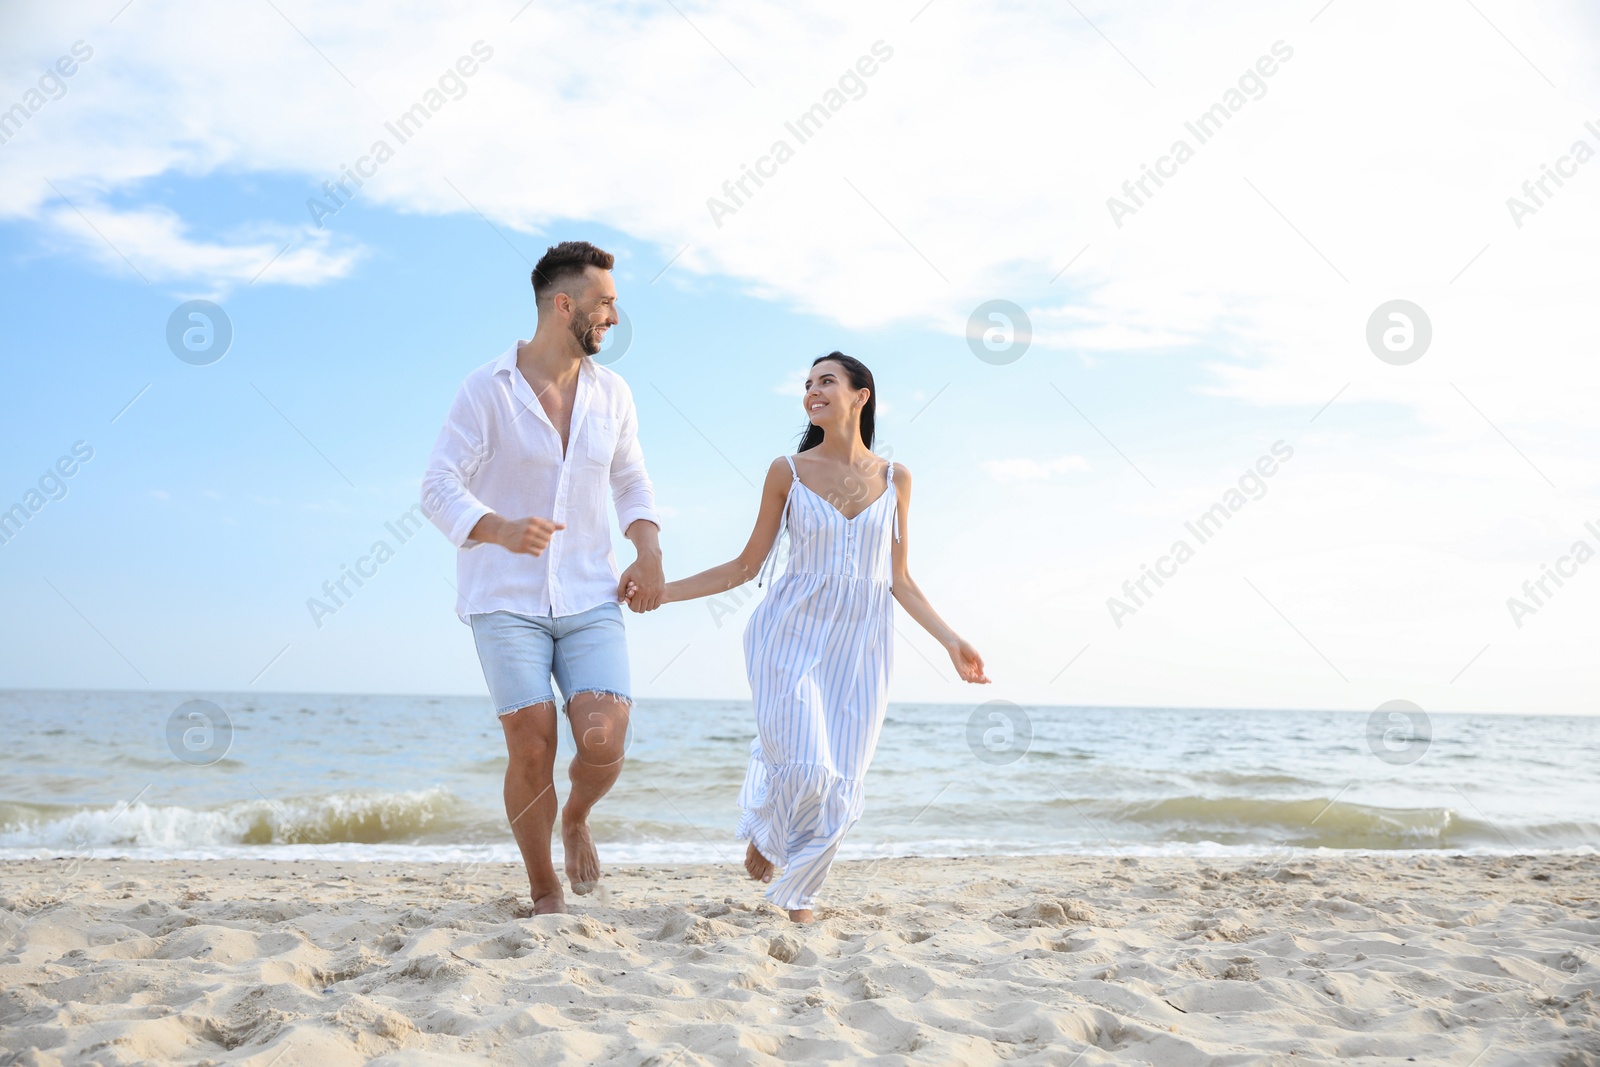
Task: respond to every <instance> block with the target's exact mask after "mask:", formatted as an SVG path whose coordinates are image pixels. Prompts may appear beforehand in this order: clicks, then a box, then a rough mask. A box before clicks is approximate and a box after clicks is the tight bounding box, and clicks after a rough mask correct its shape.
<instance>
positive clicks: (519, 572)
mask: <svg viewBox="0 0 1600 1067" xmlns="http://www.w3.org/2000/svg"><path fill="white" fill-rule="evenodd" d="M525 343H526V342H522V341H519V342H518V343H517V344H514V345H512V346H511V348H510V349H509V350H507V351H506V352H505V353H504V354H503V355H502V356H500V358H499V359H496V360H494V361H493V362H491V363H486V364H484V365H483V366H481V367H479V368H478V369H477V370H475V371H473V372H472V373H471V374H469V375H468V376H467V379H466V381H464V382H462V383H461V388H460V389H459V390H458V391H457V392H456V398H455V402H454V403H452V404H451V405H450V414H449V416H448V417H447V418H446V419H445V423H444V428H443V429H441V430H440V431H439V438H438V440H437V441H435V442H434V446H433V454H432V456H431V457H429V459H428V470H427V473H425V474H424V475H423V478H422V511H423V514H425V515H427V516H428V518H429V520H431V521H432V522H433V524H434V525H435V526H437V527H438V528H439V529H440V530H441V531H443V532H444V535H445V536H446V537H448V538H449V539H450V541H451V543H452V544H454V545H455V546H456V547H457V548H458V549H460V551H459V552H458V553H457V554H456V577H457V584H456V591H457V596H456V615H457V617H458V618H460V619H461V621H462V622H466V621H467V618H468V616H470V615H476V614H481V613H484V612H490V611H514V612H517V613H518V614H521V615H542V616H549V615H556V616H561V615H575V614H577V613H578V612H580V611H587V610H588V609H590V608H592V607H595V606H597V605H599V604H603V603H605V602H607V601H612V602H615V601H616V599H617V581H618V572H617V564H616V559H615V557H614V556H613V554H612V551H611V523H610V519H609V516H608V515H607V514H606V488H607V485H608V484H609V486H610V490H611V493H610V495H611V497H612V499H613V500H614V501H615V504H616V509H617V522H618V525H619V526H620V527H621V529H622V530H623V531H624V532H626V531H627V529H628V526H629V525H630V524H631V523H633V522H635V521H636V520H639V519H645V520H648V521H649V522H653V523H655V524H656V525H657V526H659V525H660V524H661V522H660V519H659V518H658V517H657V516H656V510H655V490H654V488H653V487H652V486H651V484H650V476H649V475H648V474H647V473H645V467H644V453H643V452H642V451H641V450H640V448H639V438H638V414H637V412H636V411H635V409H634V406H633V393H632V391H631V390H629V388H628V383H627V382H625V381H623V380H622V377H621V376H620V375H618V374H617V373H616V372H614V371H611V370H609V369H607V368H605V367H602V366H599V365H598V364H596V363H595V362H594V360H593V359H592V358H586V359H584V360H583V362H582V364H581V365H580V367H579V371H578V388H577V395H576V397H575V398H574V400H573V406H572V425H571V427H570V428H569V430H568V434H567V440H568V445H567V450H566V455H564V456H563V455H562V451H561V435H560V434H559V433H557V432H556V428H555V426H554V425H553V424H552V423H551V422H550V417H549V416H548V415H546V414H545V410H544V407H543V405H541V404H540V403H539V398H538V397H537V396H535V395H534V392H533V388H532V387H531V386H529V385H528V381H527V379H526V378H524V377H523V376H522V372H521V371H519V370H518V369H517V348H518V347H519V346H520V345H522V344H525ZM490 512H494V513H495V514H497V515H499V516H501V517H502V518H506V519H525V518H530V517H536V518H545V519H551V520H553V521H554V522H558V523H563V524H565V526H566V529H564V530H557V531H556V532H555V534H554V535H553V536H552V537H551V539H550V547H549V548H547V549H546V550H545V551H544V552H543V553H542V554H541V555H538V556H530V555H527V554H524V553H519V552H509V551H507V550H506V549H504V548H501V547H500V546H499V545H492V544H484V543H482V542H479V541H474V540H472V539H471V538H470V537H469V536H468V535H469V534H471V532H472V528H473V527H474V526H476V525H477V523H478V520H479V519H481V518H483V517H484V516H485V515H487V514H489V513H490Z"/></svg>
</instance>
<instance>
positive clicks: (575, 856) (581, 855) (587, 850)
mask: <svg viewBox="0 0 1600 1067" xmlns="http://www.w3.org/2000/svg"><path fill="white" fill-rule="evenodd" d="M561 848H562V851H564V852H565V853H566V868H567V881H569V882H571V883H572V891H573V892H574V893H576V894H578V895H579V896H580V897H581V896H585V895H587V894H589V893H592V892H594V890H595V887H596V886H598V885H599V884H600V854H599V853H598V852H596V851H595V848H594V838H593V837H590V836H589V824H588V823H587V822H580V823H569V822H567V821H566V820H565V819H562V820H561Z"/></svg>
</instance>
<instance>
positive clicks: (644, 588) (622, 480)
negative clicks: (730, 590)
mask: <svg viewBox="0 0 1600 1067" xmlns="http://www.w3.org/2000/svg"><path fill="white" fill-rule="evenodd" d="M624 388H626V386H624ZM626 399H627V409H626V410H625V411H624V412H623V416H622V426H621V428H620V429H619V430H618V433H617V447H616V451H615V452H613V453H612V456H611V499H612V501H613V502H614V503H615V505H616V508H617V523H618V525H620V526H621V527H622V535H623V536H624V537H626V538H627V539H628V540H629V541H632V542H633V551H634V555H635V559H634V561H633V563H631V564H630V565H629V566H628V569H627V570H625V571H623V572H622V577H621V578H619V579H618V581H617V599H618V600H627V601H628V606H629V607H631V608H633V610H634V611H654V610H655V609H656V608H658V607H660V606H661V594H662V592H663V590H664V589H665V588H666V584H667V579H666V576H665V575H664V574H663V573H662V570H661V540H660V533H661V519H660V517H659V516H657V515H656V492H655V487H654V486H653V485H651V484H650V475H649V473H648V472H646V471H645V468H644V450H643V449H641V448H640V447H639V421H638V415H637V413H636V412H635V410H634V407H633V396H632V394H631V393H630V394H628V395H627V398H626ZM630 582H632V583H633V585H634V586H635V587H636V588H635V590H634V594H633V596H632V597H631V598H630V597H629V596H628V583H630Z"/></svg>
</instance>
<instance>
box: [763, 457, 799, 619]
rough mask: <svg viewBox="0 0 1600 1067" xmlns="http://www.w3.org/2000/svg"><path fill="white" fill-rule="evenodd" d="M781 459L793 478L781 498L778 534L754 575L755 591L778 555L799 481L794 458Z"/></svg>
mask: <svg viewBox="0 0 1600 1067" xmlns="http://www.w3.org/2000/svg"><path fill="white" fill-rule="evenodd" d="M783 458H784V459H785V460H787V461H788V463H789V473H790V474H791V475H793V476H794V477H793V479H792V480H791V481H790V482H789V492H788V493H787V494H786V495H785V496H784V498H783V513H782V514H781V515H779V516H778V532H777V534H775V535H774V536H773V538H772V547H771V548H769V549H767V558H766V559H764V560H762V561H761V570H760V572H759V573H757V575H756V588H757V589H760V588H761V587H762V586H763V585H764V584H765V583H766V579H767V568H768V567H770V566H771V565H772V561H773V559H774V558H776V556H777V555H778V542H779V541H781V540H782V539H783V531H784V530H785V529H786V528H787V527H788V525H789V501H790V500H792V499H794V483H795V482H798V481H799V480H800V472H799V471H797V470H795V467H794V457H793V456H787V455H786V456H784V457H783Z"/></svg>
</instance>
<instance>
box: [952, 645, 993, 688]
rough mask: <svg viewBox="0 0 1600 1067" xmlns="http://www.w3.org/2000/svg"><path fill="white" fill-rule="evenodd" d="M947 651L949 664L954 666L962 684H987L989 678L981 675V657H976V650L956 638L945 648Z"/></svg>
mask: <svg viewBox="0 0 1600 1067" xmlns="http://www.w3.org/2000/svg"><path fill="white" fill-rule="evenodd" d="M947 651H948V652H949V653H950V662H951V663H953V664H955V668H956V673H957V674H959V675H960V676H961V680H962V681H963V682H972V683H974V684H978V685H987V684H989V676H988V675H986V674H984V673H983V657H982V656H980V655H978V650H977V649H975V648H973V647H972V646H971V645H970V644H968V643H967V642H966V641H964V640H962V639H961V638H959V637H957V638H956V639H955V640H954V641H952V642H951V643H950V644H949V645H948V646H947Z"/></svg>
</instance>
